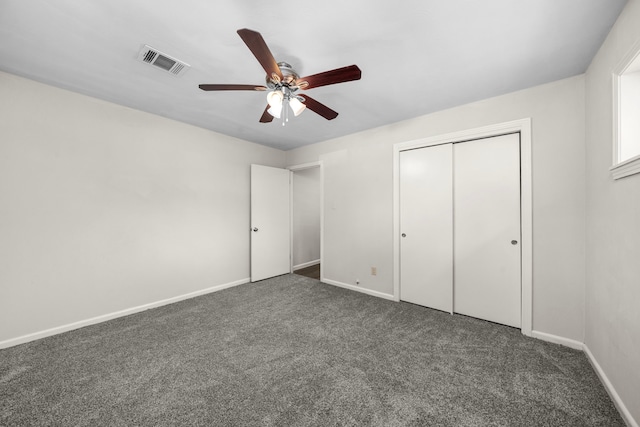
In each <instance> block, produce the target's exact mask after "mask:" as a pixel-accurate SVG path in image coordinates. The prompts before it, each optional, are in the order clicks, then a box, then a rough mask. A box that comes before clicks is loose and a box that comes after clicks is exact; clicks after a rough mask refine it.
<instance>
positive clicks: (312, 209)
mask: <svg viewBox="0 0 640 427" xmlns="http://www.w3.org/2000/svg"><path fill="white" fill-rule="evenodd" d="M289 169H290V170H291V172H292V180H291V182H292V185H291V271H292V272H293V273H295V274H299V275H302V276H306V277H310V278H313V279H317V280H320V279H321V277H322V275H321V270H322V262H321V260H322V168H321V164H320V163H319V162H317V163H311V164H305V165H299V166H293V167H290V168H289Z"/></svg>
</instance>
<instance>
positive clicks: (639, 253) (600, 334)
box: [585, 0, 640, 425]
mask: <svg viewBox="0 0 640 427" xmlns="http://www.w3.org/2000/svg"><path fill="white" fill-rule="evenodd" d="M639 23H640V1H638V0H630V1H629V3H628V4H627V6H626V7H625V9H624V11H623V12H622V14H621V15H620V17H619V18H618V21H617V23H616V25H615V26H614V27H613V29H612V31H611V33H610V34H609V36H608V37H607V40H606V41H605V43H604V44H603V45H602V47H601V49H600V51H599V52H598V54H597V55H596V57H595V59H594V60H593V62H592V63H591V66H590V67H589V69H588V71H587V74H586V88H587V100H586V103H587V109H586V112H587V124H586V128H587V132H586V141H587V228H586V230H587V267H586V268H587V286H586V333H585V344H586V345H587V346H588V348H589V350H590V351H591V353H592V354H593V355H594V357H595V358H596V360H597V361H598V363H599V364H600V366H601V367H602V369H603V370H604V372H605V373H606V375H607V377H608V378H609V380H610V381H611V383H612V385H613V387H614V388H615V390H616V391H617V393H618V394H619V395H620V398H621V399H622V401H623V402H624V404H625V406H626V407H627V409H628V410H629V412H630V413H631V414H632V416H633V417H634V419H635V420H636V421H635V422H636V423H640V393H639V390H640V309H639V307H640V261H639V260H640V175H637V174H636V175H632V176H629V177H626V178H623V179H620V180H618V181H614V180H613V179H612V178H611V175H610V173H609V167H610V166H611V162H612V160H611V159H612V146H613V141H612V129H613V128H612V92H611V91H612V81H611V72H612V70H613V68H614V67H615V66H616V65H617V64H618V63H619V61H620V60H621V59H622V58H623V56H624V55H625V54H626V53H627V51H628V50H629V49H630V48H631V47H632V45H633V44H634V43H637V42H638V41H639V40H640V25H639ZM636 101H640V100H636ZM636 425H637V424H636Z"/></svg>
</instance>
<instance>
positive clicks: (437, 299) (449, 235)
mask: <svg viewBox="0 0 640 427" xmlns="http://www.w3.org/2000/svg"><path fill="white" fill-rule="evenodd" d="M452 179H453V171H452V144H444V145H438V146H434V147H426V148H421V149H417V150H409V151H403V152H401V153H400V230H401V237H400V280H401V286H400V299H401V300H403V301H407V302H411V303H414V304H420V305H423V306H426V307H431V308H435V309H438V310H443V311H448V312H452V302H453V295H452V286H453V187H452Z"/></svg>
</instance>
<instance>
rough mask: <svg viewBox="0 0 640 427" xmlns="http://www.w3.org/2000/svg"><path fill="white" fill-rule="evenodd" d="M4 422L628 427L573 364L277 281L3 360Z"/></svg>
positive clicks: (36, 345)
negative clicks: (625, 426)
mask: <svg viewBox="0 0 640 427" xmlns="http://www.w3.org/2000/svg"><path fill="white" fill-rule="evenodd" d="M0 425H2V426H23V425H24V426H44V425H47V426H53V425H55V426H124V425H138V426H164V425H175V426H177V425H181V426H184V425H190V426H343V425H344V426H356V425H358V426H369V425H371V426H607V427H610V426H623V425H624V423H623V421H622V420H621V418H620V417H619V415H618V413H617V412H616V410H615V408H614V406H613V405H612V403H611V401H610V399H609V397H608V396H607V393H606V391H605V390H604V388H603V386H602V385H601V383H600V382H599V381H598V378H597V377H596V375H595V373H594V371H593V369H592V368H591V366H590V365H589V362H588V361H587V359H586V357H585V355H584V354H583V353H582V352H579V351H576V350H571V349H569V348H565V347H561V346H559V345H554V344H550V343H546V342H542V341H539V340H535V339H531V338H526V337H524V336H522V334H521V333H520V331H518V330H515V329H513V328H508V327H503V326H498V325H495V324H491V323H488V322H484V321H481V320H476V319H471V318H467V317H464V316H451V315H449V314H446V313H441V312H438V311H433V310H429V309H425V308H422V307H418V306H415V305H411V304H407V303H395V302H391V301H386V300H382V299H379V298H375V297H370V296H367V295H364V294H360V293H357V292H352V291H348V290H344V289H341V288H337V287H333V286H329V285H325V284H321V283H320V282H318V281H317V280H313V279H309V278H306V277H302V276H298V275H285V276H280V277H278V278H275V279H270V280H265V281H262V282H258V283H253V284H247V285H242V286H238V287H235V288H231V289H227V290H224V291H221V292H217V293H214V294H209V295H205V296H202V297H198V298H194V299H190V300H186V301H182V302H179V303H176V304H172V305H169V306H165V307H160V308H157V309H153V310H149V311H146V312H143V313H139V314H136V315H132V316H128V317H124V318H120V319H115V320H112V321H109V322H105V323H102V324H98V325H93V326H89V327H85V328H82V329H79V330H76V331H71V332H67V333H64V334H61V335H57V336H53V337H49V338H46V339H42V340H39V341H35V342H32V343H28V344H23V345H20V346H17V347H13V348H9V349H5V350H1V351H0Z"/></svg>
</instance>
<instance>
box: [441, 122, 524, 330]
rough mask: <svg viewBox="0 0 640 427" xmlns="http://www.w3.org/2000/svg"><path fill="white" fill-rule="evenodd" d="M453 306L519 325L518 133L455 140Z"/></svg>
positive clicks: (455, 308)
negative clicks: (468, 140)
mask: <svg viewBox="0 0 640 427" xmlns="http://www.w3.org/2000/svg"><path fill="white" fill-rule="evenodd" d="M453 156H454V164H455V167H454V188H455V191H454V276H455V288H454V311H455V312H456V313H460V314H465V315H468V316H473V317H477V318H480V319H486V320H490V321H492V322H497V323H502V324H505V325H509V326H515V327H520V317H521V316H520V301H521V298H520V292H521V284H520V281H521V279H520V269H521V266H520V259H521V258H520V136H519V134H511V135H503V136H498V137H492V138H487V139H481V140H476V141H470V142H465V143H458V144H454V148H453Z"/></svg>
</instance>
